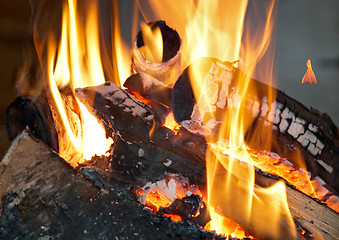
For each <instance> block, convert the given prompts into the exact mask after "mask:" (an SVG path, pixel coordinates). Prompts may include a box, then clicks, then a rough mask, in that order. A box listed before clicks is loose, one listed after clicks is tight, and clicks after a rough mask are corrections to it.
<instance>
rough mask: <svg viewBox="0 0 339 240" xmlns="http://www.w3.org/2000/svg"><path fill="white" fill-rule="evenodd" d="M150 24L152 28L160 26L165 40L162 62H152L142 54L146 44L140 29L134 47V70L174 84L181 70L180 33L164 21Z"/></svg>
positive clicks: (163, 40)
mask: <svg viewBox="0 0 339 240" xmlns="http://www.w3.org/2000/svg"><path fill="white" fill-rule="evenodd" d="M148 25H149V26H150V27H151V29H152V30H153V29H154V28H156V27H159V28H160V31H161V35H162V42H163V55H162V56H163V57H162V62H160V63H156V62H150V61H149V60H146V59H145V56H143V55H142V53H141V52H140V50H139V49H140V48H141V47H143V46H144V45H145V44H144V40H143V36H142V32H141V31H140V32H139V33H138V35H137V36H136V40H135V42H134V44H133V49H132V72H133V73H146V74H149V75H151V76H153V77H155V78H156V79H158V80H159V81H161V82H163V83H165V84H167V85H173V84H174V82H175V80H176V79H177V78H178V77H179V75H180V72H181V54H180V48H181V39H180V37H179V34H178V33H177V32H176V31H175V30H174V29H171V28H170V27H169V26H167V25H166V23H165V22H164V21H156V22H150V23H148Z"/></svg>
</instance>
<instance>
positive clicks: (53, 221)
mask: <svg viewBox="0 0 339 240" xmlns="http://www.w3.org/2000/svg"><path fill="white" fill-rule="evenodd" d="M0 167H1V169H2V170H1V173H0V181H1V185H0V193H1V196H2V199H1V200H2V201H1V217H0V238H1V239H66V238H67V239H69V238H72V239H192V238H193V239H224V238H222V237H218V236H216V235H215V234H214V233H212V232H208V231H204V230H201V229H200V228H198V227H196V226H195V225H194V224H191V223H189V222H180V223H173V222H172V221H170V220H169V219H168V218H166V217H161V216H154V215H152V214H151V213H149V212H148V211H145V210H144V209H143V206H142V205H140V204H138V203H137V202H136V199H135V197H134V196H133V194H132V192H131V191H130V187H131V186H129V185H126V184H124V183H123V182H119V181H117V180H116V178H114V177H107V178H106V180H105V181H102V182H104V184H101V185H100V184H98V177H96V180H94V174H92V175H91V176H92V178H90V180H89V179H88V178H87V176H89V175H90V171H89V170H88V169H87V170H86V169H84V170H83V171H82V172H84V173H86V174H85V175H83V174H80V173H78V172H77V171H75V170H74V169H73V168H72V167H71V166H70V165H69V164H67V163H66V162H65V161H64V160H63V159H61V158H60V157H59V156H58V155H57V154H56V153H55V152H53V151H52V150H51V149H50V148H48V147H47V146H46V145H45V144H43V143H42V142H40V141H37V140H35V139H33V138H32V136H31V135H30V134H29V133H28V132H27V131H24V132H23V133H21V134H19V135H18V136H17V138H16V139H15V140H14V141H13V142H12V145H11V147H10V148H9V150H8V152H7V154H6V155H5V157H4V158H3V159H2V161H1V163H0ZM95 171H96V173H100V174H98V175H101V176H107V172H102V171H100V170H99V169H96V170H95Z"/></svg>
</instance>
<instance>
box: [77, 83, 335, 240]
mask: <svg viewBox="0 0 339 240" xmlns="http://www.w3.org/2000/svg"><path fill="white" fill-rule="evenodd" d="M76 95H77V97H78V98H79V99H80V101H82V102H83V103H84V104H85V105H86V106H87V107H88V108H89V110H90V111H92V112H93V113H94V114H95V115H96V116H97V117H98V118H99V119H101V121H102V122H103V124H104V125H105V126H106V128H107V129H110V131H114V132H116V133H117V136H119V137H121V139H122V141H125V142H130V144H131V145H133V144H137V145H138V144H145V145H151V146H155V147H157V148H160V149H164V150H165V151H168V152H171V153H174V154H176V155H178V156H180V157H182V159H181V161H184V162H185V161H188V162H187V163H185V165H186V166H187V165H189V166H191V167H190V169H192V168H193V169H196V170H195V171H196V172H198V176H199V178H198V179H197V178H196V179H194V180H195V182H193V183H194V184H196V185H198V186H199V188H201V189H204V188H205V186H206V178H205V176H206V174H205V152H206V142H205V140H204V138H203V137H201V136H199V135H197V134H193V133H191V132H189V131H187V130H185V129H183V128H181V129H180V130H179V132H178V134H177V135H176V134H175V133H174V132H173V131H171V130H169V129H167V128H166V127H163V126H161V125H160V124H159V123H158V117H157V115H156V113H154V112H153V111H152V108H150V107H149V106H147V105H145V104H143V103H141V102H138V101H137V100H135V99H134V98H133V97H132V96H131V95H130V94H128V93H127V92H125V91H124V90H122V89H120V88H119V87H117V86H116V85H114V84H113V83H106V84H104V85H101V86H97V87H87V88H83V89H77V90H76ZM127 144H128V143H127ZM134 154H135V155H136V156H137V155H138V154H139V148H137V150H135V153H134ZM139 157H140V156H139ZM120 160H121V159H120ZM173 163H174V164H177V165H176V166H178V165H180V164H181V167H180V168H177V169H176V170H175V169H173V171H177V173H180V171H181V170H182V169H184V166H185V165H183V163H180V162H177V161H175V160H173ZM141 164H144V162H143V161H141ZM266 178H269V180H268V181H273V182H276V181H277V179H276V178H275V179H272V178H271V177H268V176H267V175H265V176H262V175H260V174H259V173H258V172H256V179H257V182H259V183H263V182H265V181H264V180H263V179H266ZM258 179H259V180H260V179H261V180H260V181H259V180H258ZM260 185H265V184H260ZM260 185H259V186H260ZM266 185H267V184H266ZM288 189H289V190H288V191H287V198H288V201H289V205H290V211H291V214H292V217H293V218H295V219H298V221H299V222H300V223H301V225H302V226H303V228H305V229H308V228H310V226H308V227H305V225H307V224H308V225H311V226H314V227H315V228H316V229H317V231H318V232H320V234H322V236H326V238H327V239H336V238H337V237H339V232H338V230H337V229H339V225H338V224H339V215H338V214H337V213H336V212H334V211H333V210H331V209H329V208H328V207H327V206H324V205H322V204H320V203H319V202H317V201H316V200H314V199H312V198H310V197H308V196H306V195H304V194H303V193H301V192H299V191H298V190H296V189H293V188H291V187H289V188H288ZM310 206H312V207H311V208H312V210H309V211H305V213H304V214H306V216H305V215H301V214H300V211H303V210H304V209H309V208H310ZM328 219H331V220H328ZM306 223H307V224H306Z"/></svg>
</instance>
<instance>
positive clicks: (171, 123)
mask: <svg viewBox="0 0 339 240" xmlns="http://www.w3.org/2000/svg"><path fill="white" fill-rule="evenodd" d="M163 126H164V127H167V128H168V129H171V130H172V131H173V132H174V134H175V135H176V134H177V133H178V131H179V129H180V125H179V124H178V123H177V122H176V121H175V119H174V115H173V113H172V112H170V113H169V114H168V115H167V117H166V120H165V123H164V124H163Z"/></svg>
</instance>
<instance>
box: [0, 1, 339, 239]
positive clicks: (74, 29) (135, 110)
mask: <svg viewBox="0 0 339 240" xmlns="http://www.w3.org/2000/svg"><path fill="white" fill-rule="evenodd" d="M172 2H173V1H172ZM152 4H153V6H154V7H155V8H158V11H159V13H161V14H164V15H163V19H166V22H165V21H160V20H158V21H150V22H149V23H148V24H143V25H142V26H141V31H140V32H139V33H138V34H137V35H136V39H135V41H134V44H133V46H132V51H131V54H130V55H129V57H130V56H131V67H130V73H129V74H128V75H127V78H126V80H125V78H124V79H121V78H122V76H123V75H121V74H120V75H118V74H116V77H117V78H118V77H119V76H120V80H123V81H122V83H123V86H121V84H122V83H120V81H119V79H115V82H113V81H107V80H106V75H105V74H107V73H106V71H104V70H103V67H102V65H101V60H100V54H99V53H100V44H99V33H98V32H99V31H98V30H97V25H98V23H97V15H96V14H97V11H96V10H97V7H98V6H97V4H95V3H94V1H92V5H91V6H90V7H89V9H92V10H89V11H88V13H87V17H88V19H90V20H88V22H86V24H85V27H83V28H84V29H82V30H83V32H81V24H80V23H79V22H78V21H79V18H78V16H77V6H76V1H72V0H69V1H68V2H67V4H66V1H65V4H64V8H63V14H62V15H63V22H62V29H61V37H60V42H59V46H58V47H56V43H55V42H56V41H55V39H54V37H53V36H49V37H48V43H47V44H46V48H44V49H43V50H41V49H37V50H38V51H40V54H39V55H40V56H41V61H42V66H43V67H45V68H44V71H43V73H44V74H45V75H43V76H42V79H43V80H44V81H45V91H44V93H42V94H40V95H39V96H30V97H18V98H17V99H16V100H15V101H14V102H13V103H12V104H11V105H10V106H9V107H8V109H7V112H6V127H7V131H8V137H9V138H10V139H11V140H13V142H12V145H11V147H10V148H9V149H8V152H7V154H6V155H5V157H4V158H3V159H2V161H1V169H2V171H1V174H0V179H1V185H0V192H1V196H2V199H1V217H0V236H1V238H3V239H11V238H13V239H15V238H33V239H50V238H51V239H57V238H77V239H114V238H115V239H151V238H155V239H225V238H228V239H253V238H254V239H337V238H339V230H338V229H339V215H338V211H339V198H338V193H339V178H338V174H339V134H338V129H337V127H336V126H335V125H334V124H333V122H332V121H331V119H330V118H329V117H328V116H327V115H326V114H321V113H320V112H318V111H317V110H314V109H311V110H309V109H307V108H306V107H304V106H303V105H302V104H301V103H299V102H297V101H296V100H294V99H292V98H290V97H288V96H287V95H286V94H284V93H283V92H281V91H279V90H277V89H275V88H274V87H272V85H270V84H267V83H263V82H259V81H257V80H255V79H253V78H252V77H250V76H251V75H252V74H253V73H254V72H255V71H257V70H258V69H256V63H257V62H258V61H259V60H260V58H261V57H262V55H264V54H265V52H266V50H267V49H268V48H269V47H268V46H269V45H270V39H271V32H272V13H273V12H274V8H275V5H274V2H272V3H270V4H269V5H268V6H267V9H266V16H267V22H266V25H265V26H264V29H263V30H262V32H263V34H262V35H260V37H259V36H255V37H253V35H251V36H250V37H251V41H250V42H248V41H249V39H246V37H244V36H243V34H244V33H243V30H244V29H246V26H245V25H243V24H244V23H243V20H244V17H245V13H246V8H247V2H246V1H243V2H239V3H237V4H234V5H231V4H228V5H227V7H228V8H222V9H224V10H225V11H226V13H228V14H229V16H231V17H234V18H236V19H237V20H236V21H234V22H233V20H231V21H230V20H229V19H227V21H229V23H228V24H229V25H227V26H228V27H225V29H222V30H223V31H221V32H218V33H217V34H218V35H221V37H226V39H227V37H232V40H229V41H230V42H229V43H228V45H229V46H228V47H230V49H229V50H225V51H224V50H223V49H221V47H222V46H224V45H225V42H224V41H225V38H221V40H220V41H221V42H220V43H223V44H219V45H217V47H216V46H209V45H208V47H207V46H206V49H202V48H201V47H202V45H201V44H202V43H203V44H205V43H207V42H205V41H204V40H205V39H204V38H203V37H207V39H210V38H213V37H214V35H213V34H214V32H211V31H212V30H214V29H212V30H207V34H206V33H205V35H201V36H199V38H197V36H196V35H194V34H197V32H198V30H196V29H195V28H194V26H196V25H194V24H193V23H195V24H198V26H200V27H201V29H204V26H205V25H204V24H202V23H201V21H202V20H205V19H204V17H206V16H205V15H207V17H209V18H211V14H213V12H216V11H218V8H219V7H218V6H217V5H214V4H211V5H212V6H209V7H210V8H211V10H212V11H211V12H210V13H208V11H206V9H208V8H207V6H208V5H209V4H210V3H204V2H200V1H199V2H198V3H196V5H195V4H194V3H190V2H187V3H183V4H184V5H185V7H187V8H185V9H191V10H187V12H188V13H187V16H186V17H187V19H186V20H188V19H191V17H192V21H190V22H189V23H187V24H186V25H185V24H184V25H183V26H181V27H180V26H176V25H174V26H175V27H173V28H172V25H170V22H173V20H172V21H167V19H168V17H167V16H168V15H167V14H168V12H170V11H168V9H167V7H169V6H170V5H171V3H167V4H164V3H163V5H161V6H160V5H159V3H158V2H153V3H152ZM191 4H193V6H191V8H188V7H189V6H186V5H191ZM213 7H214V8H213ZM170 9H172V8H170ZM174 9H175V8H174ZM193 10H194V11H193ZM213 10H214V11H213ZM173 11H174V10H173ZM191 11H192V12H191ZM193 12H194V15H190V14H193ZM226 13H225V14H226ZM174 15H175V14H174ZM226 15H227V14H226ZM193 16H194V18H193ZM172 19H173V18H172ZM184 22H185V21H184ZM199 24H200V25H199ZM208 24H209V23H208ZM92 25H93V26H94V28H95V29H96V30H95V31H94V32H89V30H88V28H90V26H92ZM95 26H96V27H95ZM215 26H219V25H215ZM222 26H223V25H222ZM87 27H88V28H87ZM190 27H191V28H190ZM174 28H175V29H174ZM183 29H186V32H185V33H184V30H183ZM187 29H190V30H191V31H188V30H187ZM192 30H196V31H193V32H192ZM191 34H193V35H191ZM245 35H246V34H245ZM81 37H84V38H85V41H84V42H80V39H81ZM192 39H194V40H196V41H197V42H198V43H196V45H193V47H194V48H192V46H190V44H189V43H190V40H192ZM40 40H41V39H40ZM200 40H202V42H201V43H199V41H200ZM36 42H37V46H41V44H39V43H41V42H39V39H36ZM117 42H119V41H118V40H115V43H117ZM117 45H119V44H117ZM189 46H190V47H189ZM113 47H114V46H113ZM199 47H200V48H199ZM251 47H252V48H251ZM208 48H213V49H214V50H213V51H210V49H208ZM215 48H216V49H215ZM192 49H193V50H194V49H195V51H196V52H194V51H193V50H192ZM250 51H252V52H251V53H250ZM220 52H222V53H220ZM44 54H45V55H46V60H45V61H46V62H44V60H42V59H44V58H43V56H45V55H44ZM98 54H99V55H98ZM116 56H117V55H116ZM211 56H212V57H211ZM222 56H223V57H222ZM224 59H227V60H229V61H226V60H224ZM238 59H239V61H238ZM116 64H118V63H116ZM268 65H269V64H268ZM113 69H114V68H113ZM267 71H268V72H270V71H271V70H270V69H268V70H267ZM270 79H271V78H270ZM84 80H88V81H87V82H86V81H84Z"/></svg>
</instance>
